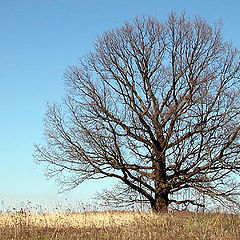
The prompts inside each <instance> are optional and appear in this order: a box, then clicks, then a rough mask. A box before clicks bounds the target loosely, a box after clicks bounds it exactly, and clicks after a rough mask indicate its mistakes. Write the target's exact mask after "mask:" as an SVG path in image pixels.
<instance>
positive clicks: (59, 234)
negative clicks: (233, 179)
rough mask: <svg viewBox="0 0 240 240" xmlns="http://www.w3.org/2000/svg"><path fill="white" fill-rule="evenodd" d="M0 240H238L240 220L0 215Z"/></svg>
mask: <svg viewBox="0 0 240 240" xmlns="http://www.w3.org/2000/svg"><path fill="white" fill-rule="evenodd" d="M0 239H1V240H12V239H16V240H20V239H29V240H33V239H42V240H43V239H44V240H45V239H46V240H50V239H59V240H78V239H79V240H80V239H81V240H82V239H83V240H84V239H86V240H87V239H89V240H90V239H91V240H92V239H102V240H103V239H109V240H110V239H111V240H112V239H119V240H120V239H121V240H122V239H128V240H130V239H132V240H144V239H146V240H151V239H158V240H159V239H164V240H170V239H172V240H181V239H183V240H187V239H199V240H203V239H212V240H220V239H221V240H239V239H240V216H239V215H231V214H206V213H205V214H199V213H190V212H175V213H168V214H153V213H139V212H129V211H128V212H124V211H103V212H86V213H68V214H64V213H54V214H27V213H24V212H22V213H8V214H1V215H0Z"/></svg>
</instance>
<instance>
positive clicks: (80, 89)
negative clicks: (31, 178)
mask: <svg viewBox="0 0 240 240" xmlns="http://www.w3.org/2000/svg"><path fill="white" fill-rule="evenodd" d="M239 77H240V61H239V50H237V49H236V48H234V47H233V46H232V45H231V44H230V43H227V42H224V41H223V39H222V34H221V25H220V24H215V25H214V26H210V25H209V24H207V23H206V21H205V20H203V19H201V18H200V17H196V18H194V19H192V20H191V19H187V18H186V17H185V14H182V15H181V16H177V15H176V14H173V13H172V14H170V15H169V18H168V19H167V21H165V22H159V21H158V20H156V19H154V18H152V17H142V18H135V20H134V21H133V22H132V23H125V25H124V26H123V27H121V28H118V29H116V30H113V31H109V32H105V33H104V34H103V35H102V36H99V37H98V39H97V40H96V42H95V45H94V50H93V51H92V52H90V53H89V54H88V55H87V56H85V57H83V58H82V59H81V61H80V63H79V65H78V66H71V67H69V68H68V70H67V71H66V73H65V82H66V86H67V95H66V98H65V100H64V101H63V102H62V103H61V104H51V105H49V106H48V111H47V113H46V118H45V132H44V135H45V141H46V142H45V144H44V145H36V148H35V154H34V156H35V159H36V160H37V161H38V162H46V163H48V174H50V176H58V177H59V180H60V181H61V183H62V184H64V185H69V186H70V187H76V186H78V185H79V184H80V183H82V182H83V181H85V180H88V179H101V178H115V179H118V180H119V182H120V183H121V185H117V186H119V187H117V188H116V189H113V190H112V191H109V190H108V191H106V192H105V196H106V197H112V199H113V200H116V201H118V200H120V199H121V198H124V197H126V196H128V199H126V201H128V200H129V202H133V203H134V202H136V201H138V200H141V199H142V200H144V201H147V202H148V203H149V204H150V206H151V208H152V209H153V210H154V211H157V212H161V211H167V210H168V208H169V206H170V205H171V204H179V205H185V204H191V205H197V206H203V204H204V202H203V201H201V198H199V197H198V196H199V195H201V196H207V197H209V198H212V199H215V200H218V201H220V202H221V203H222V204H223V203H228V202H231V203H234V204H235V205H238V206H239V198H238V194H239V179H240V178H239V172H240V159H239V157H240V144H239V134H240V92H239V91H240V86H239V80H240V79H239ZM185 190H188V191H189V192H190V193H195V194H189V196H188V197H185V198H184V199H183V198H181V197H179V193H181V192H183V191H185ZM196 193H198V194H199V195H197V194H196Z"/></svg>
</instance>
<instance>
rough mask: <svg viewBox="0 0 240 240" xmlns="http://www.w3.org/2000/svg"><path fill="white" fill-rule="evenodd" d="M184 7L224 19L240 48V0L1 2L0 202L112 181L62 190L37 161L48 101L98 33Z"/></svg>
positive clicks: (80, 193)
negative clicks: (35, 150) (140, 17)
mask: <svg viewBox="0 0 240 240" xmlns="http://www.w3.org/2000/svg"><path fill="white" fill-rule="evenodd" d="M184 10H185V11H186V14H187V16H193V15H195V14H196V15H200V16H202V17H204V18H206V19H207V20H208V22H209V23H213V22H215V21H218V19H220V18H221V19H222V20H223V23H224V27H223V33H224V36H225V39H226V40H232V42H233V44H234V45H235V46H236V47H238V48H240V27H239V24H240V14H239V13H240V1H239V0H168V1H166V0H88V1H86V0H48V1H47V0H0V82H1V85H0V201H1V200H3V201H5V202H7V203H12V202H13V203H17V202H20V201H27V200H30V201H52V200H54V201H58V200H59V199H62V198H65V197H68V198H69V199H73V200H77V199H82V200H84V199H87V198H89V197H90V196H91V195H92V194H94V192H95V191H96V190H98V189H101V188H103V187H106V184H107V183H108V182H86V183H84V184H83V185H80V186H79V187H78V188H77V189H75V190H73V191H72V192H70V193H65V194H61V195H58V194H57V191H58V189H59V187H58V186H57V185H56V183H55V182H54V179H52V180H46V178H45V176H44V167H43V166H39V165H36V164H35V163H34V162H33V158H32V153H33V143H39V142H41V139H42V137H43V135H42V131H43V121H42V119H43V117H44V113H45V110H46V103H47V101H50V102H53V101H59V100H60V99H61V97H62V96H64V86H63V80H62V79H63V77H62V76H63V73H64V71H65V69H66V67H67V66H68V65H72V64H77V61H78V59H79V57H81V56H82V55H84V54H86V53H87V52H88V51H89V50H90V49H91V47H92V44H93V41H94V39H95V38H96V35H97V34H101V33H102V32H104V31H106V30H111V29H113V28H116V27H119V26H121V25H122V24H123V23H124V22H125V21H126V20H131V19H132V18H134V17H135V16H137V15H142V14H145V15H151V16H154V17H156V18H158V19H166V17H167V15H168V14H169V12H170V11H175V12H178V13H180V12H182V11H184ZM0 209H1V206H0Z"/></svg>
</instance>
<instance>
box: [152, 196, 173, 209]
mask: <svg viewBox="0 0 240 240" xmlns="http://www.w3.org/2000/svg"><path fill="white" fill-rule="evenodd" d="M168 204H169V201H168V194H164V193H160V194H156V195H155V200H154V201H153V202H152V203H151V207H152V211H153V212H156V213H163V212H168Z"/></svg>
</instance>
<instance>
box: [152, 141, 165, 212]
mask: <svg viewBox="0 0 240 240" xmlns="http://www.w3.org/2000/svg"><path fill="white" fill-rule="evenodd" d="M161 149H162V147H161V146H159V147H158V150H156V149H155V159H154V161H153V168H154V185H155V186H154V187H155V199H154V201H153V202H152V203H151V207H152V210H153V211H154V212H158V213H159V212H167V211H168V205H169V199H168V194H169V193H168V191H167V189H166V185H167V177H166V166H165V164H166V163H165V156H164V154H163V153H162V152H161V151H160V150H161Z"/></svg>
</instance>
